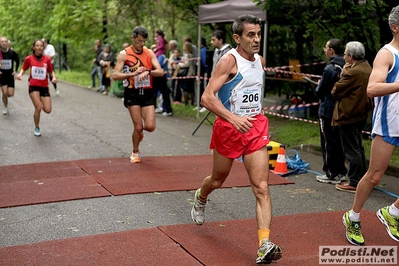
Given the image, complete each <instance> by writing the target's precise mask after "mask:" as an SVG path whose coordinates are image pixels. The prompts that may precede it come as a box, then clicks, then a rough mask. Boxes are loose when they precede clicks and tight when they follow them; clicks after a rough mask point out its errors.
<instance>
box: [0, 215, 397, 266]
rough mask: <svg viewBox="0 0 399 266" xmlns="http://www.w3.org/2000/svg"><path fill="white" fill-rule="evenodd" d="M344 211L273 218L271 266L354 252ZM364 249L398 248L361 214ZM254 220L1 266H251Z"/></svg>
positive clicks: (109, 237) (7, 256)
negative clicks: (329, 250) (322, 249)
mask: <svg viewBox="0 0 399 266" xmlns="http://www.w3.org/2000/svg"><path fill="white" fill-rule="evenodd" d="M343 213H344V211H335V212H325V213H312V214H299V215H288V216H277V217H274V218H273V224H272V230H271V239H272V241H273V242H275V243H276V244H278V245H280V247H281V248H282V250H283V257H282V259H280V260H279V261H277V263H273V265H307V266H312V265H319V253H318V252H319V246H346V247H352V246H351V245H350V244H349V243H348V242H347V240H346V238H345V228H344V226H343V225H342V221H341V218H342V215H343ZM362 222H363V223H362V226H363V227H362V231H363V235H364V237H365V240H366V245H367V246H382V245H385V246H396V245H397V242H395V241H394V240H392V239H391V238H390V237H389V236H388V234H387V233H386V231H385V228H384V227H383V225H382V224H381V223H380V222H379V221H378V219H377V217H376V215H375V213H374V212H371V211H367V210H364V211H363V212H362ZM256 229H257V227H256V221H255V219H247V220H232V221H220V222H209V223H205V224H204V225H202V226H197V225H194V224H184V225H171V226H160V227H158V228H152V229H139V230H132V231H123V232H117V233H109V234H100V235H93V236H87V237H78V238H70V239H61V240H54V241H47V242H41V243H34V244H27V245H21V246H13V247H5V248H0V260H1V265H3V266H8V265H57V266H60V265H146V266H150V265H182V266H183V265H184V266H185V265H187V266H190V265H201V264H202V265H210V266H211V265H220V266H222V265H226V266H231V265H255V258H256V250H257V231H256ZM336 265H337V264H336Z"/></svg>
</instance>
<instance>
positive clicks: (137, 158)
mask: <svg viewBox="0 0 399 266" xmlns="http://www.w3.org/2000/svg"><path fill="white" fill-rule="evenodd" d="M130 162H131V163H141V159H140V155H139V153H135V152H132V155H130Z"/></svg>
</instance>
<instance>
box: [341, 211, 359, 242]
mask: <svg viewBox="0 0 399 266" xmlns="http://www.w3.org/2000/svg"><path fill="white" fill-rule="evenodd" d="M342 222H343V223H344V226H345V227H346V239H348V241H349V243H351V244H352V245H356V246H363V245H364V238H363V235H362V231H360V228H361V227H360V220H359V221H351V220H350V219H349V211H347V212H345V214H344V216H342Z"/></svg>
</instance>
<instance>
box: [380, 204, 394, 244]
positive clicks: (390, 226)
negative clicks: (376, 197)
mask: <svg viewBox="0 0 399 266" xmlns="http://www.w3.org/2000/svg"><path fill="white" fill-rule="evenodd" d="M388 210H389V206H387V207H384V208H382V209H379V210H378V211H377V217H378V219H379V220H380V222H381V223H383V224H384V225H385V228H386V229H387V232H388V234H389V236H390V237H391V238H392V239H393V240H395V241H398V242H399V217H396V218H395V217H394V216H392V215H391V214H390V213H389V211H388Z"/></svg>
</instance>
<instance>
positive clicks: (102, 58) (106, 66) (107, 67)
mask: <svg viewBox="0 0 399 266" xmlns="http://www.w3.org/2000/svg"><path fill="white" fill-rule="evenodd" d="M97 61H98V62H99V64H100V66H101V70H100V71H101V73H102V79H101V81H102V84H101V85H102V88H103V91H102V94H103V95H107V94H108V92H109V87H110V86H111V67H113V66H115V58H114V53H113V52H111V48H110V46H109V45H108V44H106V45H104V48H103V51H102V52H101V53H100V54H99V55H98V57H97Z"/></svg>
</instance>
